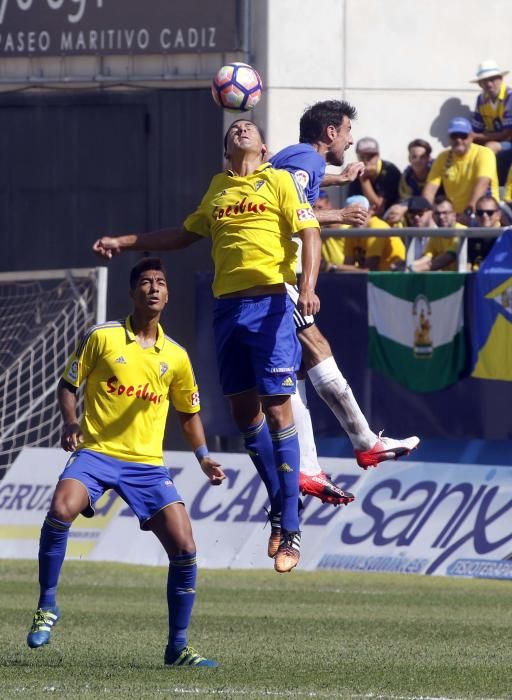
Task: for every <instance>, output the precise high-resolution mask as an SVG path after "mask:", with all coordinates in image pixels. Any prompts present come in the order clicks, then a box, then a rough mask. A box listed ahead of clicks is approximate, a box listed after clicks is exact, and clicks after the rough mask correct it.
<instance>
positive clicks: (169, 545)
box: [27, 258, 225, 667]
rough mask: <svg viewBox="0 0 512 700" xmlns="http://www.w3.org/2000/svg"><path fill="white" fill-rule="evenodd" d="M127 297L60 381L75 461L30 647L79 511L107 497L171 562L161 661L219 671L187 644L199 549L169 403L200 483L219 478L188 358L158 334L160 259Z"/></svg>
mask: <svg viewBox="0 0 512 700" xmlns="http://www.w3.org/2000/svg"><path fill="white" fill-rule="evenodd" d="M130 295H131V297H132V300H133V312H132V313H131V315H130V316H128V317H127V318H126V319H125V320H123V321H114V322H110V323H104V324H101V325H98V326H94V327H93V328H91V329H89V331H87V332H86V334H85V335H84V337H83V339H82V340H81V341H80V343H79V344H78V346H77V349H76V351H75V353H74V354H73V355H72V356H71V357H70V359H69V361H68V364H67V366H66V369H65V370H64V374H63V377H62V379H61V381H60V383H59V387H58V399H59V407H60V410H61V413H62V417H63V420H64V427H63V431H62V436H61V446H62V447H63V449H64V450H66V452H72V453H73V454H72V455H71V457H70V458H69V460H68V463H67V465H66V467H65V469H64V471H63V472H62V474H61V476H60V479H59V482H58V484H57V487H56V489H55V493H54V495H53V499H52V502H51V505H50V510H49V512H48V514H47V516H46V519H45V521H44V524H43V527H42V530H41V539H40V543H39V584H40V596H39V603H38V606H37V610H36V613H35V615H34V619H33V623H32V627H31V629H30V632H29V634H28V637H27V643H28V645H29V647H31V648H32V649H35V648H38V647H41V646H44V645H45V644H48V642H49V641H50V636H51V633H52V629H53V626H54V625H55V623H56V622H57V621H58V620H59V618H60V610H59V608H58V607H57V600H56V596H57V585H58V581H59V576H60V571H61V568H62V564H63V562H64V557H65V554H66V545H67V540H68V535H69V530H70V527H71V525H72V523H73V521H74V520H75V519H76V518H77V517H78V515H80V513H82V514H83V515H85V516H86V517H92V516H93V515H94V504H95V503H96V501H97V500H98V499H99V498H100V497H101V496H102V495H103V494H104V493H105V491H107V490H108V489H113V490H114V491H115V492H116V493H118V494H119V496H121V498H123V500H124V501H126V503H128V505H129V506H130V507H131V509H132V510H133V511H134V513H135V514H136V515H137V517H138V518H139V522H140V527H141V529H142V530H151V531H152V532H153V533H154V534H155V535H156V536H157V538H158V539H159V540H160V542H161V544H162V546H163V547H164V549H165V551H166V552H167V555H168V557H169V572H168V579H167V603H168V610H169V640H168V644H167V648H166V650H165V657H164V659H165V663H166V664H168V665H170V666H177V667H178V666H179V667H190V666H193V667H215V666H218V664H217V662H216V661H212V660H211V659H207V658H204V657H203V656H201V655H200V654H198V653H197V652H196V651H195V650H194V649H193V648H192V647H190V646H188V645H187V631H188V626H189V622H190V617H191V614H192V607H193V605H194V599H195V586H196V574H197V565H196V545H195V543H194V538H193V535H192V527H191V524H190V519H189V517H188V514H187V511H186V510H185V506H184V503H183V500H182V498H181V496H180V495H179V493H178V492H177V490H176V487H175V485H174V483H173V481H172V480H171V479H170V477H169V472H168V470H167V469H166V468H165V467H164V466H163V455H162V443H163V436H164V430H165V423H166V418H167V412H168V409H169V405H170V403H171V402H172V404H173V405H174V407H175V408H176V412H177V415H178V418H179V421H180V424H181V429H182V432H183V435H184V437H185V439H186V440H187V442H188V444H189V445H190V447H191V448H192V450H194V452H195V454H196V457H197V459H198V461H199V463H200V465H201V469H202V470H203V472H204V473H205V475H206V476H207V477H208V479H210V481H211V483H212V484H214V485H218V484H220V483H221V482H222V480H223V479H224V478H225V475H224V472H223V471H222V468H221V467H220V465H219V464H218V463H217V462H216V461H215V460H214V459H212V458H211V457H210V456H209V454H208V449H207V447H206V440H205V435H204V430H203V425H202V423H201V419H200V417H199V393H198V389H197V385H196V381H195V378H194V373H193V371H192V366H191V364H190V360H189V358H188V354H187V352H186V350H185V349H184V348H182V347H181V346H180V345H178V344H177V343H176V342H175V341H174V340H172V339H171V338H169V337H168V336H166V335H165V334H164V331H163V329H162V327H161V325H160V323H159V320H160V314H161V312H162V311H163V309H164V307H165V305H166V304H167V301H168V292H167V282H166V277H165V272H164V268H163V266H162V263H161V261H160V260H159V259H158V258H144V259H143V260H141V261H140V262H139V263H137V265H135V267H134V268H133V269H132V271H131V275H130ZM81 384H84V385H85V390H84V403H85V408H84V414H83V416H82V421H81V423H79V422H78V416H77V412H76V411H77V389H78V388H79V387H80V385H81ZM127 619H128V620H129V619H130V616H129V614H128V615H127ZM134 633H135V632H134Z"/></svg>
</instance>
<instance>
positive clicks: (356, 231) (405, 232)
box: [321, 226, 512, 272]
mask: <svg viewBox="0 0 512 700" xmlns="http://www.w3.org/2000/svg"><path fill="white" fill-rule="evenodd" d="M505 231H512V226H502V227H500V228H482V227H479V226H475V227H470V228H465V229H461V228H411V227H405V226H404V227H403V228H323V229H322V230H321V236H322V238H331V237H332V238H361V237H362V238H369V237H376V238H389V236H399V237H400V238H402V240H403V241H404V244H405V248H406V251H407V253H406V260H405V263H406V267H407V266H408V265H412V263H413V262H414V259H415V258H414V239H415V238H453V237H457V238H458V239H459V246H458V248H457V270H458V271H459V272H467V262H468V238H498V236H500V235H501V234H502V233H503V232H505Z"/></svg>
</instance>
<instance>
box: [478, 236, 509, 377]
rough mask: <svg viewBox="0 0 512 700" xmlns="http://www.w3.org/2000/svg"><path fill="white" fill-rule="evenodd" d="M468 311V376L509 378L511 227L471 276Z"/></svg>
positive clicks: (497, 240)
mask: <svg viewBox="0 0 512 700" xmlns="http://www.w3.org/2000/svg"><path fill="white" fill-rule="evenodd" d="M472 314H473V323H474V328H473V337H472V343H471V345H472V357H473V370H472V373H471V374H472V376H473V377H477V378H479V379H500V380H502V381H512V228H510V229H508V230H507V229H505V230H504V232H503V233H502V234H501V236H500V237H499V238H498V239H496V242H495V244H494V245H493V247H492V249H491V251H490V252H489V253H488V255H487V257H486V259H485V260H484V262H483V264H482V266H481V267H480V269H479V270H478V272H477V273H476V275H475V285H474V290H473V300H472Z"/></svg>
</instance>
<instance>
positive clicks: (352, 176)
mask: <svg viewBox="0 0 512 700" xmlns="http://www.w3.org/2000/svg"><path fill="white" fill-rule="evenodd" d="M363 173H364V163H361V161H357V162H356V163H349V164H348V165H347V167H346V168H345V170H343V172H341V173H339V174H338V175H332V174H330V173H326V174H325V175H324V177H323V178H322V182H321V186H322V187H331V186H332V185H346V184H347V183H348V182H354V180H356V179H357V178H358V177H360V176H361V175H362V174H363Z"/></svg>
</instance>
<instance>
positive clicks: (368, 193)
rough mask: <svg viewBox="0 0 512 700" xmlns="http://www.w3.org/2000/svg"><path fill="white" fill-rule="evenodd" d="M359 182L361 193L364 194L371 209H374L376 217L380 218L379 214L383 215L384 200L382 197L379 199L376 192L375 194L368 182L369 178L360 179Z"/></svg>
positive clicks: (370, 183)
mask: <svg viewBox="0 0 512 700" xmlns="http://www.w3.org/2000/svg"><path fill="white" fill-rule="evenodd" d="M359 182H360V183H361V192H362V193H363V194H364V196H365V197H366V199H367V200H368V201H369V202H370V204H371V205H372V207H373V208H374V209H375V213H376V214H377V216H380V215H381V214H383V213H384V206H385V204H386V200H385V199H384V197H381V196H380V195H379V194H377V192H375V189H374V187H373V183H372V181H371V180H370V178H369V177H362V178H361V179H360V180H359Z"/></svg>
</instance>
